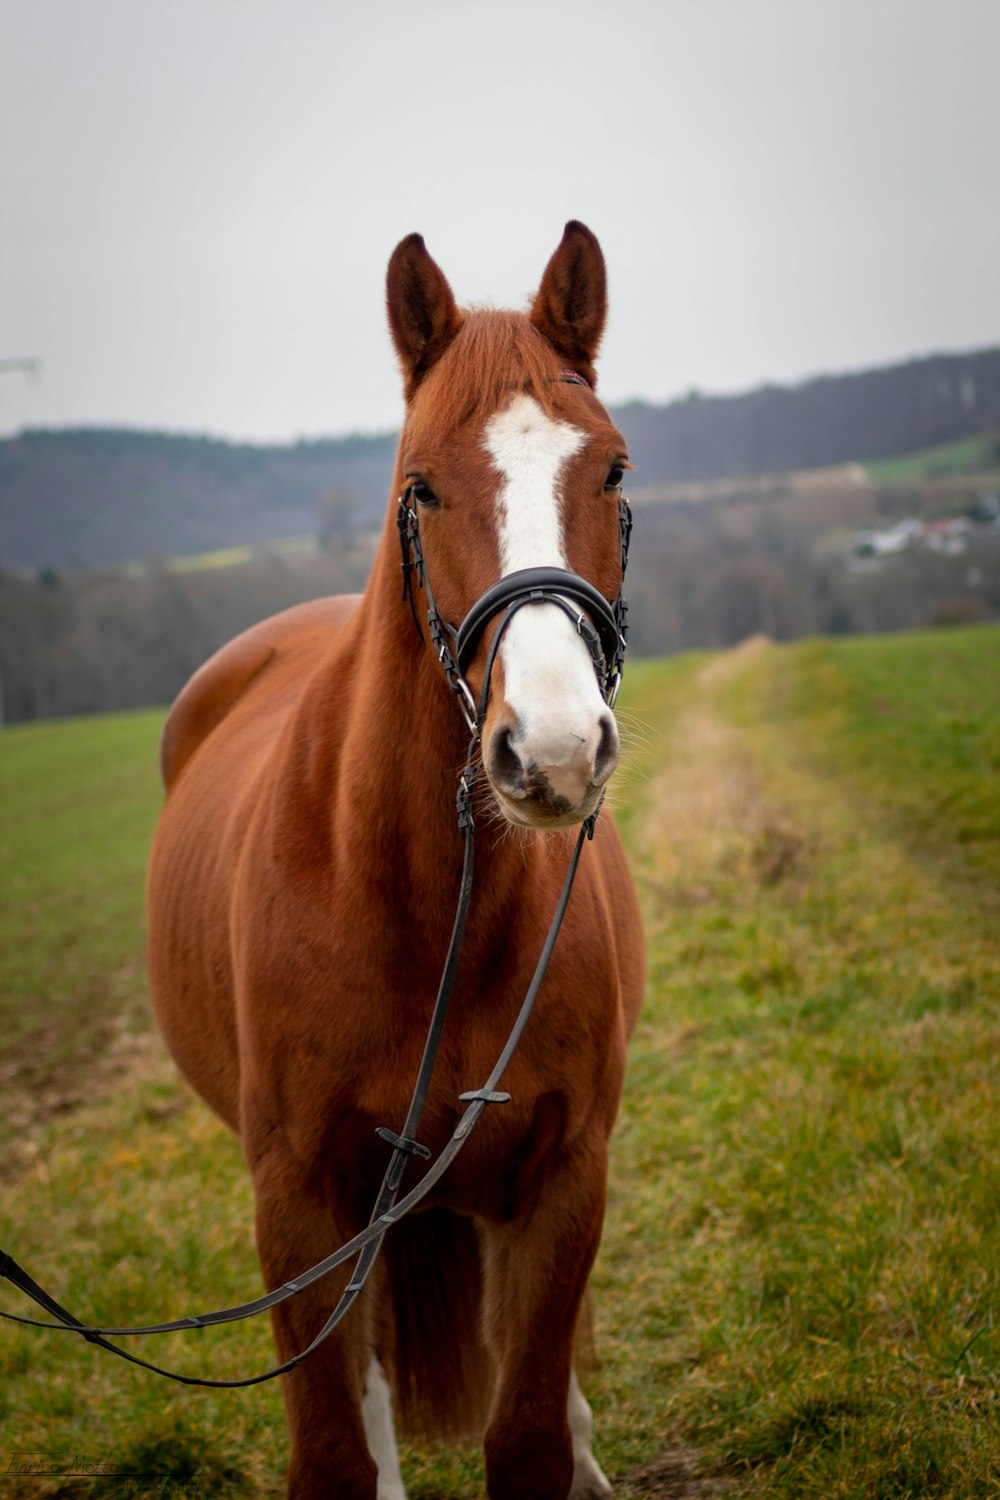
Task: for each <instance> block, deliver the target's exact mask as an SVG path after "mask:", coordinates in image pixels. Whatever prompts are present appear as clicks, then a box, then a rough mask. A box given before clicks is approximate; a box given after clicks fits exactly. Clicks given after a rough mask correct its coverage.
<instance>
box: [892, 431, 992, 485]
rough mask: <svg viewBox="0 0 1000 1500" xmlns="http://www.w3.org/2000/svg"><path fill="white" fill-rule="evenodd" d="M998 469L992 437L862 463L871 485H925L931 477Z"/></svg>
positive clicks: (942, 477) (961, 440)
mask: <svg viewBox="0 0 1000 1500" xmlns="http://www.w3.org/2000/svg"><path fill="white" fill-rule="evenodd" d="M998 468H1000V453H998V444H997V439H996V437H970V438H960V439H959V440H958V441H957V442H954V443H941V444H939V445H938V446H937V447H935V448H921V449H919V450H918V451H917V452H916V453H904V454H901V455H900V457H898V458H882V459H876V460H874V461H873V462H871V463H866V464H865V472H866V473H867V475H868V477H869V479H871V480H872V481H873V482H874V483H875V484H925V483H928V482H929V481H933V480H935V479H954V478H956V477H960V476H962V475H965V474H987V473H989V472H991V471H992V472H994V473H995V472H996V470H997V469H998Z"/></svg>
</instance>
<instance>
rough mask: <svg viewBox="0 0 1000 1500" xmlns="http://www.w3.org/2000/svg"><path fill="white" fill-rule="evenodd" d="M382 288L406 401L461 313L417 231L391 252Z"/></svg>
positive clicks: (441, 350)
mask: <svg viewBox="0 0 1000 1500" xmlns="http://www.w3.org/2000/svg"><path fill="white" fill-rule="evenodd" d="M385 289H386V304H387V307H388V311H389V330H390V332H391V333H392V341H393V343H394V344H395V345H396V353H397V354H398V355H399V362H400V364H401V365H402V367H403V375H404V377H405V382H406V399H407V400H409V399H410V397H411V396H412V395H413V392H414V391H415V390H416V388H417V386H418V385H419V384H420V382H421V380H422V379H423V377H424V376H425V375H426V373H427V371H428V370H429V369H430V368H431V366H432V365H433V364H434V363H435V362H436V361H437V360H439V359H440V358H441V355H442V354H443V353H444V351H445V350H446V349H447V347H448V345H449V344H450V343H451V341H452V339H453V338H454V337H455V335H456V333H457V332H458V330H459V329H460V328H461V326H462V314H461V313H460V312H459V310H458V308H457V307H456V305H455V298H454V297H453V296H452V292H451V287H450V286H449V285H448V283H447V281H446V280H445V277H444V274H443V272H442V271H441V268H440V267H439V266H438V265H437V263H436V262H435V261H433V260H432V259H431V257H430V256H429V255H428V253H427V248H426V246H425V245H424V241H423V236H422V235H419V234H408V235H407V236H406V239H405V240H400V242H399V244H398V245H397V246H396V248H395V250H394V251H393V252H392V256H391V258H390V260H389V270H388V272H387V274H386V286H385Z"/></svg>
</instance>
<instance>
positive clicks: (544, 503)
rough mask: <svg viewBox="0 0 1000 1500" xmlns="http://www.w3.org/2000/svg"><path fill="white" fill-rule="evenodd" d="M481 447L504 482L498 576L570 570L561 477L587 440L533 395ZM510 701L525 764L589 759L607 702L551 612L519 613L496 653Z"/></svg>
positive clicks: (554, 765) (538, 608) (583, 654)
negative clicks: (525, 750) (586, 756)
mask: <svg viewBox="0 0 1000 1500" xmlns="http://www.w3.org/2000/svg"><path fill="white" fill-rule="evenodd" d="M485 437H486V449H487V452H488V453H489V455H490V457H491V458H492V459H493V462H494V464H495V465H496V467H497V468H498V469H499V471H500V473H501V474H502V476H503V483H502V485H501V486H500V491H499V494H498V496H497V533H498V541H499V548H500V571H501V573H502V574H503V575H506V574H508V573H513V572H516V571H517V570H518V569H519V568H534V567H553V568H565V567H566V566H567V562H566V554H565V550H564V545H563V525H562V517H561V515H560V508H559V479H560V475H561V473H562V470H563V467H564V465H565V463H566V461H567V459H569V458H571V457H572V456H573V454H574V453H577V452H579V450H580V449H581V448H582V447H583V445H584V443H585V442H586V435H585V433H583V432H582V431H581V430H580V429H579V428H578V427H573V426H571V424H570V423H568V422H558V421H555V420H553V419H552V418H551V417H548V416H546V415H545V412H544V411H543V410H542V408H541V407H540V406H539V404H538V402H537V401H535V400H534V399H533V398H532V397H531V396H517V397H515V399H514V400H513V401H512V402H511V404H510V406H509V407H507V409H506V410H505V411H502V412H499V413H497V415H496V416H495V417H493V418H492V420H491V421H490V423H489V424H488V426H487V428H486V434H485ZM500 654H501V659H502V661H503V668H504V684H505V690H506V698H507V702H508V703H509V704H510V706H511V708H512V709H513V710H514V712H515V713H516V714H517V716H518V721H519V723H520V726H521V729H522V732H523V734H524V736H525V742H526V744H527V747H528V752H529V755H530V758H531V759H532V760H533V761H535V762H537V763H538V764H539V765H541V766H544V767H546V768H547V769H548V770H552V769H555V770H557V771H558V769H559V768H560V767H563V766H567V765H569V764H571V763H577V762H579V759H580V756H581V753H587V754H589V755H590V756H591V758H592V757H593V756H594V755H595V754H596V752H597V747H598V745H599V743H600V738H601V730H602V723H603V722H604V720H605V718H606V712H605V704H604V700H603V699H602V697H601V694H600V691H599V689H598V686H597V679H596V677H595V675H594V669H593V665H592V663H591V660H590V655H589V652H588V651H587V648H586V647H585V645H584V644H583V641H582V640H581V638H580V636H579V635H578V633H577V631H576V630H575V629H574V626H573V622H572V621H571V620H570V619H568V618H567V616H566V615H565V614H564V613H563V611H562V610H561V609H560V608H559V607H558V606H557V605H555V604H538V605H532V606H531V607H530V608H527V609H521V610H518V612H517V613H516V614H515V615H514V618H513V619H512V620H511V622H510V625H509V626H508V628H507V633H506V635H505V636H504V640H503V643H502V645H501V647H500Z"/></svg>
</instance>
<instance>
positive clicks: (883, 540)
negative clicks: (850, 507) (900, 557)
mask: <svg viewBox="0 0 1000 1500" xmlns="http://www.w3.org/2000/svg"><path fill="white" fill-rule="evenodd" d="M923 531H924V527H923V523H922V522H920V521H916V520H914V519H913V518H912V517H910V516H907V518H906V519H905V520H904V521H897V522H896V524H895V525H894V526H889V527H888V528H887V529H885V530H883V531H876V530H874V529H867V530H865V531H858V532H855V535H854V554H855V556H856V557H892V556H893V555H894V554H895V553H897V552H905V551H906V550H907V549H908V548H909V547H910V546H912V544H913V542H914V541H915V540H916V538H917V537H920V536H922V535H923Z"/></svg>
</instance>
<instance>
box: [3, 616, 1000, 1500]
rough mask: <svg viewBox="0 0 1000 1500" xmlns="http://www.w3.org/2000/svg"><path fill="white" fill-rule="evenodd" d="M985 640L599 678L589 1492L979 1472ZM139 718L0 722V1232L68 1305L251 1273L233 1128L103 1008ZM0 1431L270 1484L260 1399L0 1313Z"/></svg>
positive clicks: (999, 1452) (458, 1461)
mask: <svg viewBox="0 0 1000 1500" xmlns="http://www.w3.org/2000/svg"><path fill="white" fill-rule="evenodd" d="M998 660H1000V631H997V630H995V629H993V628H981V629H976V630H965V631H942V632H936V633H928V634H926V635H911V636H903V637H884V638H879V639H871V640H860V639H848V640H840V641H837V642H826V641H824V642H803V643H800V644H797V645H793V646H789V647H776V646H771V645H768V644H767V643H765V642H751V643H748V644H747V645H746V646H744V647H742V648H739V649H737V650H736V651H734V652H730V653H727V654H725V655H720V656H701V657H687V658H680V659H675V660H672V661H669V662H657V663H640V664H637V665H635V666H633V667H632V668H631V671H630V676H629V679H628V684H627V687H628V693H627V700H626V703H625V713H624V715H623V717H624V718H625V720H626V721H627V724H628V725H629V726H631V730H630V733H631V739H632V741H633V744H632V750H631V754H630V761H629V769H628V770H627V771H625V772H623V773H622V774H621V775H620V777H619V781H618V786H617V789H616V802H617V814H618V816H619V819H620V822H621V825H622V827H623V829H624V831H625V834H626V837H627V839H628V842H629V845H630V848H631V850H632V854H633V863H634V867H635V870H636V875H637V879H638V882H639V885H640V890H641V894H642V900H643V904H644V909H645V915H646V923H647V930H648V939H649V958H650V985H649V994H648V999H647V1005H646V1009H645V1011H644V1014H643V1017H642V1019H641V1021H640V1025H639V1029H638V1032H637V1035H636V1037H635V1039H634V1043H633V1046H632V1052H631V1064H630V1074H629V1079H628V1085H627V1093H626V1100H625V1105H624V1109H623V1114H622V1119H621V1122H620V1126H619V1129H618V1132H617V1135H616V1140H615V1148H614V1161H613V1171H612V1184H611V1195H610V1203H609V1212H608V1221H607V1226H606V1232H605V1238H604V1244H603V1247H602V1251H601V1256H600V1260H599V1264H598V1267H597V1271H596V1275H595V1278H594V1285H595V1322H596V1335H597V1344H598V1352H599V1356H600V1365H599V1367H598V1369H597V1370H596V1371H595V1372H594V1373H593V1374H592V1375H591V1376H590V1377H589V1379H588V1383H587V1384H588V1391H589V1394H590V1396H591V1400H592V1403H593V1405H594V1408H595V1414H596V1421H597V1448H598V1453H599V1456H600V1458H601V1460H602V1462H603V1464H604V1467H605V1468H606V1469H607V1471H608V1472H609V1473H610V1474H612V1475H613V1476H614V1477H615V1480H616V1493H617V1494H618V1495H619V1496H621V1497H623V1500H624V1497H640V1496H647V1497H653V1496H658V1497H666V1496H672V1497H684V1496H696V1495H697V1496H700V1495H714V1494H721V1493H724V1494H726V1495H727V1496H740V1497H742V1496H773V1497H782V1500H784V1497H793V1496H794V1497H810V1500H815V1497H822V1500H827V1497H831V1500H832V1497H843V1500H855V1497H857V1500H869V1497H871V1500H906V1497H913V1500H917V1497H925V1496H934V1497H955V1500H958V1497H978V1496H988V1495H992V1494H995V1493H1000V1408H998V1393H997V1378H998V1368H1000V1333H998V1326H997V1324H998V1312H1000V1296H998V1282H1000V1215H998V1212H997V1208H998V1186H997V1184H998V1181H1000V1129H998V1125H997V1117H996V1110H995V1099H996V1095H997V1088H998V1084H1000V951H998V942H997V933H998V930H1000V920H998V919H1000V899H998V891H1000V883H998V879H997V877H998V876H1000V791H998V787H1000V780H998V777H997V771H998V769H1000V672H998V671H997V668H996V663H997V661H998ZM156 731H157V721H156V718H155V716H147V715H137V716H131V717H129V718H113V719H106V720H94V721H87V722H77V723H72V724H65V725H53V726H39V727H36V728H29V729H22V730H16V731H8V732H6V733H5V734H4V735H3V736H2V737H0V791H2V795H3V799H4V808H5V822H4V831H3V834H2V836H0V839H2V846H0V860H2V863H0V869H2V872H3V879H4V884H5V902H4V906H5V911H6V917H5V920H6V921H7V923H8V926H7V928H6V929H5V932H4V938H5V942H4V945H3V959H2V964H3V968H2V971H0V973H2V1000H0V1005H2V1010H0V1026H2V1028H3V1034H4V1037H5V1039H6V1047H5V1058H4V1062H3V1064H0V1066H3V1067H4V1069H5V1071H4V1080H5V1091H6V1093H7V1095H8V1097H10V1098H11V1099H13V1100H14V1101H15V1111H14V1114H15V1119H14V1122H13V1124H14V1130H13V1131H12V1132H11V1134H10V1136H9V1138H8V1142H7V1146H6V1147H5V1154H4V1155H3V1156H2V1157H0V1245H2V1246H3V1247H4V1248H5V1249H8V1250H9V1251H10V1252H11V1253H12V1254H14V1255H15V1256H16V1258H17V1259H18V1260H20V1261H22V1263H24V1264H25V1265H26V1266H27V1267H28V1269H29V1270H31V1271H32V1272H33V1273H34V1274H35V1275H36V1276H38V1277H39V1278H40V1279H41V1280H42V1281H43V1282H44V1283H45V1284H46V1285H48V1286H50V1287H51V1288H52V1289H53V1291H55V1292H56V1294H57V1295H59V1296H60V1297H61V1298H62V1299H63V1300H64V1301H65V1302H66V1303H67V1304H68V1305H69V1306H70V1307H72V1308H74V1309H75V1310H78V1311H79V1310H86V1311H87V1312H88V1313H89V1314H92V1315H93V1316H94V1317H95V1318H98V1319H102V1318H103V1319H108V1318H110V1317H112V1316H114V1317H115V1318H126V1319H129V1318H133V1317H135V1318H140V1317H142V1318H144V1317H146V1316H149V1315H156V1316H161V1315H162V1316H166V1315H168V1314H174V1313H176V1312H178V1311H188V1310H190V1309H191V1308H198V1307H202V1308H207V1307H209V1306H215V1305H220V1304H222V1303H225V1302H227V1301H233V1300H237V1299H240V1298H243V1297H249V1296H252V1295H254V1294H255V1293H256V1292H257V1290H258V1289H259V1273H258V1270H257V1265H256V1258H255V1254H254V1249H253V1242H252V1231H251V1227H250V1226H251V1218H252V1206H251V1197H250V1192H249V1187H248V1184H247V1182H246V1180H245V1172H244V1169H243V1167H242V1163H241V1160H240V1156H239V1152H238V1150H237V1148H236V1146H235V1144H234V1143H233V1142H232V1140H231V1139H230V1138H229V1137H228V1136H227V1134H226V1133H225V1131H224V1130H223V1129H222V1128H221V1127H220V1126H218V1125H217V1124H215V1122H214V1121H213V1120H212V1119H211V1118H210V1117H209V1116H208V1114H207V1112H206V1111H205V1110H204V1109H203V1108H202V1107H201V1106H200V1105H199V1104H197V1103H196V1102H195V1101H193V1100H192V1099H191V1098H190V1097H189V1096H188V1095H187V1094H186V1093H185V1092H183V1091H182V1090H181V1089H180V1088H179V1087H178V1085H177V1083H176V1081H175V1078H174V1075H173V1072H172V1070H171V1068H170V1066H169V1064H168V1063H167V1062H166V1060H165V1059H164V1058H163V1056H162V1053H161V1051H160V1049H159V1047H158V1046H157V1044H156V1043H155V1042H154V1041H153V1040H152V1039H151V1038H150V1036H149V1034H148V1031H146V1029H145V1028H144V1025H143V1023H142V1020H141V1018H142V1015H143V1005H144V999H143V984H142V977H141V947H142V934H141V883H142V875H141V871H142V864H143V859H144V854H145V849H146V846H147V843H148V837H149V832H150V828H151V825H152V822H153V819H154V817H155V811H156V806H157V802H158V795H159V794H158V790H157V785H156V776H155V738H156ZM0 1299H2V1304H3V1306H5V1307H8V1308H14V1307H15V1306H16V1305H17V1302H18V1299H17V1297H16V1295H15V1294H14V1293H13V1291H3V1292H2V1294H0ZM156 1353H157V1355H160V1356H162V1358H163V1362H164V1363H167V1364H172V1365H175V1366H180V1367H183V1368H189V1369H195V1368H197V1369H204V1368H205V1367H210V1368H211V1370H212V1371H213V1372H214V1373H215V1374H217V1375H218V1376H220V1377H225V1376H227V1375H235V1374H240V1373H243V1372H244V1371H245V1370H246V1369H254V1368H264V1367H266V1365H267V1364H268V1363H269V1362H270V1360H271V1354H272V1350H271V1345H270V1337H269V1331H268V1329H267V1327H266V1326H257V1325H253V1324H250V1325H240V1327H238V1328H235V1329H229V1330H223V1331H221V1332H219V1333H216V1332H211V1333H209V1332H205V1333H201V1334H199V1335H197V1337H196V1338H195V1339H194V1340H193V1347H192V1342H191V1341H190V1340H188V1341H187V1342H185V1341H184V1340H183V1339H182V1338H178V1339H177V1340H170V1341H167V1343H166V1346H163V1345H162V1343H158V1345H157V1350H156ZM0 1423H2V1425H3V1433H4V1443H5V1446H4V1448H3V1449H2V1451H0V1471H3V1470H5V1469H7V1467H8V1464H9V1462H10V1460H11V1458H13V1456H14V1454H15V1453H21V1454H23V1453H26V1452H28V1451H31V1450H38V1449H46V1450H50V1451H53V1450H54V1451H58V1452H59V1453H60V1454H65V1455H67V1456H68V1457H72V1456H73V1455H75V1454H87V1455H93V1458H92V1461H94V1460H95V1459H96V1460H99V1459H100V1457H101V1455H102V1454H103V1455H106V1462H107V1463H108V1464H111V1463H115V1464H117V1465H118V1466H119V1470H120V1471H124V1470H131V1471H140V1472H146V1473H149V1472H153V1471H156V1472H158V1473H167V1474H170V1475H172V1476H173V1477H174V1479H175V1480H176V1481H177V1484H178V1486H179V1491H178V1492H180V1493H184V1492H185V1490H187V1491H188V1492H190V1493H192V1494H193V1493H198V1494H201V1495H232V1496H237V1495H241V1496H250V1497H254V1496H277V1495H279V1494H280V1493H281V1474H282V1469H283V1463H284V1457H285V1436H284V1423H283V1415H282V1410H281V1401H280V1395H279V1393H278V1392H277V1391H275V1390H274V1389H273V1388H266V1389H263V1390H255V1391H249V1392H236V1393H213V1392H202V1391H186V1390H183V1389H180V1388H177V1387H174V1386H164V1385H162V1384H160V1383H158V1382H156V1381H155V1380H154V1379H153V1377H150V1376H146V1375H144V1374H142V1373H141V1372H133V1371H131V1370H129V1369H128V1368H126V1367H125V1366H122V1365H121V1364H118V1363H116V1362H112V1361H110V1360H109V1359H108V1357H107V1356H105V1355H102V1354H101V1353H100V1352H99V1351H95V1350H92V1349H89V1348H87V1347H84V1346H82V1345H79V1344H77V1343H76V1342H75V1341H74V1342H72V1343H68V1342H64V1341H63V1338H62V1337H61V1336H58V1335H55V1334H49V1335H45V1334H40V1333H32V1332H30V1331H26V1332H22V1331H19V1330H15V1329H12V1328H10V1327H9V1326H5V1327H3V1328H2V1329H0ZM404 1460H405V1465H404V1466H405V1470H406V1475H407V1480H408V1485H409V1492H410V1494H411V1495H412V1496H413V1497H416V1500H471V1497H474V1496H477V1495H480V1494H481V1493H482V1477H481V1467H480V1462H479V1459H478V1456H477V1455H476V1454H475V1453H472V1452H466V1451H464V1450H463V1451H447V1452H437V1453H432V1454H427V1453H420V1452H416V1451H410V1450H407V1451H406V1452H405V1455H404ZM196 1473H197V1475H198V1478H199V1481H200V1484H199V1486H198V1488H197V1489H196V1488H195V1486H194V1484H193V1483H192V1484H191V1485H187V1484H186V1481H187V1480H189V1479H191V1476H193V1475H194V1474H196ZM60 1486H62V1488H60ZM100 1492H101V1490H100V1488H98V1489H97V1490H96V1491H95V1493H100ZM71 1493H72V1494H74V1495H79V1494H81V1493H83V1494H85V1493H87V1486H86V1485H85V1484H84V1485H81V1484H80V1483H79V1482H75V1483H74V1484H72V1485H69V1484H68V1483H67V1482H66V1481H64V1480H61V1479H58V1478H39V1477H31V1478H27V1477H26V1478H18V1477H17V1476H16V1475H13V1474H7V1476H6V1477H5V1489H4V1491H3V1494H4V1495H5V1496H12V1497H15V1500H23V1497H27V1496H29V1495H30V1496H32V1497H35V1496H55V1495H63V1494H66V1495H68V1494H71Z"/></svg>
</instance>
